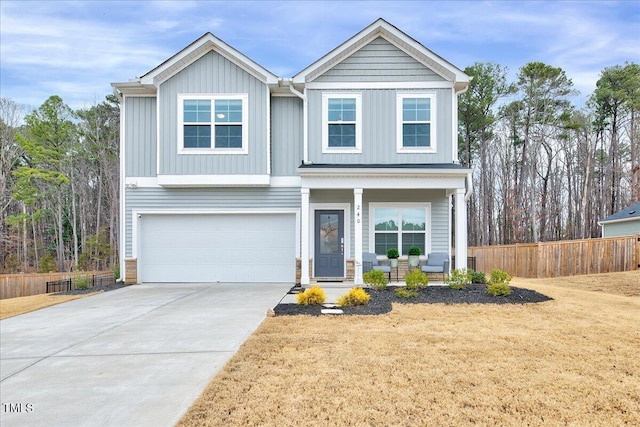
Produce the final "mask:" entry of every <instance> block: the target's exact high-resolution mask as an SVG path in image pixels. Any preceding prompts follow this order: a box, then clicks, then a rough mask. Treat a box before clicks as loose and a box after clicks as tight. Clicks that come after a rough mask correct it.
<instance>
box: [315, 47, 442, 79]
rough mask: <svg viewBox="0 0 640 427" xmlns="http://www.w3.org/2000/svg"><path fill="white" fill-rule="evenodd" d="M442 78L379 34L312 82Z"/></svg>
mask: <svg viewBox="0 0 640 427" xmlns="http://www.w3.org/2000/svg"><path fill="white" fill-rule="evenodd" d="M406 81H411V82H414V81H444V79H443V78H442V77H441V76H440V75H438V74H436V73H435V72H433V71H432V70H430V69H429V68H427V67H425V66H424V65H422V64H421V63H419V62H418V61H416V60H415V59H414V58H412V57H411V56H409V55H407V54H406V53H404V52H403V51H402V50H400V49H398V48H397V47H395V46H394V45H392V44H391V43H389V42H388V41H387V40H385V39H384V38H382V37H378V38H376V39H374V40H372V41H371V42H369V44H367V45H365V46H363V47H362V48H361V49H359V50H358V51H356V52H355V53H353V54H352V55H351V56H349V57H347V58H346V59H345V60H344V61H342V62H340V63H338V64H337V65H336V66H334V67H332V68H331V69H329V70H328V71H326V72H325V73H323V74H322V75H320V76H318V77H317V78H315V79H314V82H322V83H327V82H406Z"/></svg>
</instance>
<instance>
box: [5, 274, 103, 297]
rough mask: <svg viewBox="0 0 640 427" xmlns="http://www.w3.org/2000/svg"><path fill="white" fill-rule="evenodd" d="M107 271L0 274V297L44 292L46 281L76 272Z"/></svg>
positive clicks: (74, 275)
mask: <svg viewBox="0 0 640 427" xmlns="http://www.w3.org/2000/svg"><path fill="white" fill-rule="evenodd" d="M108 273H110V272H109V271H82V272H73V273H69V272H67V273H42V274H36V273H33V274H0V299H7V298H16V297H27V296H30V295H38V294H44V293H46V291H47V282H52V281H54V280H65V279H69V278H72V277H76V275H78V274H82V275H87V274H89V275H91V274H108ZM111 274H112V273H111Z"/></svg>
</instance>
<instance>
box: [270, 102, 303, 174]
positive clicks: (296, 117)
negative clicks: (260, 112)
mask: <svg viewBox="0 0 640 427" xmlns="http://www.w3.org/2000/svg"><path fill="white" fill-rule="evenodd" d="M302 141H303V125H302V100H301V99H300V98H298V97H295V98H294V97H286V98H285V97H274V98H272V99H271V162H272V163H271V165H272V169H271V174H272V175H273V176H297V175H298V171H297V169H298V166H299V165H300V163H302V157H303V155H302V144H303V142H302Z"/></svg>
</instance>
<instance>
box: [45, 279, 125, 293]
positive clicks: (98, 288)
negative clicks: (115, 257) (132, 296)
mask: <svg viewBox="0 0 640 427" xmlns="http://www.w3.org/2000/svg"><path fill="white" fill-rule="evenodd" d="M125 286H127V285H125V284H124V283H121V282H120V283H114V284H113V285H100V286H94V287H93V288H88V289H73V290H70V291H62V292H55V293H54V295H82V294H89V293H91V292H99V291H103V292H108V291H115V290H116V289H120V288H124V287H125Z"/></svg>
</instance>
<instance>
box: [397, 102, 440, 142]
mask: <svg viewBox="0 0 640 427" xmlns="http://www.w3.org/2000/svg"><path fill="white" fill-rule="evenodd" d="M396 110H397V111H396V121H397V123H396V129H397V137H396V139H397V151H398V153H435V152H436V136H435V135H436V133H435V128H436V126H435V122H436V121H435V95H433V94H407V93H399V94H398V95H397V98H396Z"/></svg>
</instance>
